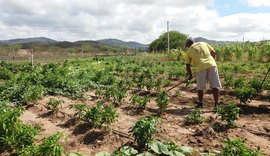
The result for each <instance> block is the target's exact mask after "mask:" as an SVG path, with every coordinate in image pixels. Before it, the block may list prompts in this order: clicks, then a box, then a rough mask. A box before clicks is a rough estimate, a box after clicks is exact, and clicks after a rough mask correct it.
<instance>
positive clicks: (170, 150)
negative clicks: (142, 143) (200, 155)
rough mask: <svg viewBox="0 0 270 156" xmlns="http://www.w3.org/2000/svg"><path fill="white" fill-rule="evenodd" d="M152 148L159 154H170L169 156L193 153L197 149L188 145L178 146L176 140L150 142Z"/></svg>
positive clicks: (182, 155) (183, 155)
mask: <svg viewBox="0 0 270 156" xmlns="http://www.w3.org/2000/svg"><path fill="white" fill-rule="evenodd" d="M149 147H150V149H151V150H153V151H154V152H155V153H156V154H158V155H168V156H185V155H191V154H192V153H194V152H195V150H194V149H193V148H191V147H187V146H181V147H179V146H177V145H176V144H175V143H174V142H171V141H170V142H165V143H162V142H160V141H153V142H151V143H150V144H149Z"/></svg>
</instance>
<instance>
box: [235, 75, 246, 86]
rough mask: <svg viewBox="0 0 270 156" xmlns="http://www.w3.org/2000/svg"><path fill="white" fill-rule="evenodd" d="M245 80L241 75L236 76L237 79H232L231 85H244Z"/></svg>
mask: <svg viewBox="0 0 270 156" xmlns="http://www.w3.org/2000/svg"><path fill="white" fill-rule="evenodd" d="M245 81H246V79H245V78H243V77H241V78H238V79H235V80H234V83H233V86H234V88H241V87H243V86H244V85H245Z"/></svg>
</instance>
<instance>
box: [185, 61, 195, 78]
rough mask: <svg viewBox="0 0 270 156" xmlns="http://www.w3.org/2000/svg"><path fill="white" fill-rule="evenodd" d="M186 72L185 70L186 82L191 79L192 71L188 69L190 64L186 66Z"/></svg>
mask: <svg viewBox="0 0 270 156" xmlns="http://www.w3.org/2000/svg"><path fill="white" fill-rule="evenodd" d="M186 70H187V74H188V80H191V79H192V78H193V77H192V71H191V68H190V64H186Z"/></svg>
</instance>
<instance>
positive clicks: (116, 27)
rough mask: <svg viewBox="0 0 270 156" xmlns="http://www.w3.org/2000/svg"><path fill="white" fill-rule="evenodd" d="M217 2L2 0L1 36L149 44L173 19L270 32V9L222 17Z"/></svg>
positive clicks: (240, 31)
mask: <svg viewBox="0 0 270 156" xmlns="http://www.w3.org/2000/svg"><path fill="white" fill-rule="evenodd" d="M256 1H257V0H256ZM213 5H214V0H200V1H198V0H190V1H185V0H161V1H156V0H136V1H135V0H99V1H87V0H79V1H74V0H46V1H36V0H8V1H7V0H0V28H1V32H0V40H5V39H11V38H23V37H39V36H44V37H49V38H52V39H56V40H68V41H75V40H98V39H104V38H117V39H122V40H125V41H129V40H132V41H138V42H141V43H147V44H148V43H151V42H152V41H153V40H154V39H156V38H157V37H158V36H159V35H161V34H162V33H164V32H166V30H167V28H166V26H167V21H169V22H170V30H177V31H179V32H182V33H185V34H189V35H191V36H194V37H199V36H201V37H205V38H209V39H216V40H240V39H242V36H247V37H248V38H250V39H251V40H257V39H258V38H262V36H263V35H265V34H266V33H265V32H269V30H268V29H269V28H268V25H269V23H268V21H270V19H269V17H270V16H269V14H267V13H265V14H258V13H257V14H255V13H254V14H251V13H250V14H244V13H242V14H233V15H229V16H225V17H220V16H219V15H218V12H217V10H215V7H213ZM209 6H210V7H209ZM254 35H259V36H254ZM266 37H267V36H266ZM268 37H269V36H268Z"/></svg>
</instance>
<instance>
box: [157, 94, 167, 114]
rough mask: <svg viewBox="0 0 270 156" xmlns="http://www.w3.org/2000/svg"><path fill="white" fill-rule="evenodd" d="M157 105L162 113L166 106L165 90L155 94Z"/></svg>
mask: <svg viewBox="0 0 270 156" xmlns="http://www.w3.org/2000/svg"><path fill="white" fill-rule="evenodd" d="M156 103H157V106H158V107H159V110H160V113H163V112H164V111H165V110H166V109H167V108H168V103H169V96H168V94H167V93H166V92H165V91H162V92H161V93H159V94H158V95H157V99H156Z"/></svg>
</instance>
